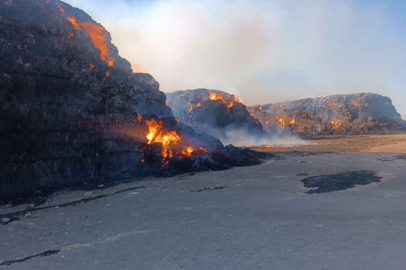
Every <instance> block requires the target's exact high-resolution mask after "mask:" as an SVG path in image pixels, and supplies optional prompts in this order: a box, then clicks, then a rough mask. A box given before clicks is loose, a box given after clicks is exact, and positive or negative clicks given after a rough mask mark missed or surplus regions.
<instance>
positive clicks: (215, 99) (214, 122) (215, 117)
mask: <svg viewBox="0 0 406 270" xmlns="http://www.w3.org/2000/svg"><path fill="white" fill-rule="evenodd" d="M167 97H168V100H167V101H168V104H169V107H171V108H172V111H173V114H174V115H175V117H177V118H179V119H180V120H181V121H182V122H184V123H187V124H188V125H189V126H191V127H193V128H194V129H195V130H196V131H197V132H206V133H208V134H210V135H212V136H215V137H218V138H220V139H221V140H223V142H227V143H234V144H238V143H239V142H240V141H242V140H244V139H245V138H246V137H247V136H249V137H253V136H254V137H262V136H264V135H266V133H265V131H264V130H263V127H262V125H261V123H260V122H259V120H258V119H256V118H255V116H254V115H253V114H251V113H250V112H249V111H248V109H247V107H246V106H245V105H244V104H243V102H242V100H241V99H239V98H238V97H236V96H234V95H232V94H229V93H226V92H222V91H218V90H208V89H196V90H186V91H177V92H174V93H168V94H167Z"/></svg>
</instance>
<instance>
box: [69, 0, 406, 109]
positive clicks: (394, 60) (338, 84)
mask: <svg viewBox="0 0 406 270" xmlns="http://www.w3.org/2000/svg"><path fill="white" fill-rule="evenodd" d="M66 2H68V3H70V4H72V5H74V6H77V7H80V8H82V9H84V10H85V11H86V12H87V13H89V14H90V15H91V16H92V17H93V18H94V19H95V20H96V21H98V22H100V23H102V24H103V25H104V26H105V27H106V28H107V29H108V30H109V31H110V32H111V34H112V37H113V43H114V44H115V45H116V46H117V47H118V49H119V51H120V54H121V56H123V57H124V58H126V59H127V60H129V61H130V62H131V63H133V64H135V65H138V66H139V68H141V69H142V70H144V71H146V72H148V73H151V74H152V75H153V76H154V77H155V79H156V80H157V81H158V82H159V83H160V84H161V90H162V91H164V92H171V91H176V90H182V89H191V88H200V87H204V88H210V89H219V90H224V91H228V92H232V93H234V94H236V95H239V96H240V97H242V99H243V100H244V102H245V103H246V104H249V105H253V104H257V103H261V104H264V103H272V102H277V101H284V100H293V99H298V98H306V97H314V96H320V95H329V94H344V93H358V92H374V93H379V94H383V95H387V96H389V97H391V98H392V100H393V102H394V104H395V105H396V106H397V109H398V111H399V112H400V113H402V114H403V116H406V105H404V103H405V102H406V87H405V86H406V17H405V14H406V1H403V0H393V1H391V0H385V1H384V0H337V1H336V0H263V1H261V0H203V1H193V0H155V1H154V0H138V1H135V0H134V1H131V0H66Z"/></svg>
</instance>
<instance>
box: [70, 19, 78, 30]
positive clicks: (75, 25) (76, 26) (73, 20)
mask: <svg viewBox="0 0 406 270" xmlns="http://www.w3.org/2000/svg"><path fill="white" fill-rule="evenodd" d="M68 21H70V23H71V24H72V25H73V28H75V30H80V26H79V24H78V23H77V21H76V18H75V17H68Z"/></svg>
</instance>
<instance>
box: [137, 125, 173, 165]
mask: <svg viewBox="0 0 406 270" xmlns="http://www.w3.org/2000/svg"><path fill="white" fill-rule="evenodd" d="M145 122H146V123H147V125H148V129H149V130H148V132H147V133H146V134H145V136H146V138H147V140H148V144H152V143H160V144H162V151H161V155H162V163H163V164H164V165H167V164H168V163H169V159H170V158H172V157H173V151H172V148H171V145H172V144H177V143H178V142H179V141H180V139H181V138H180V137H179V135H178V134H177V133H176V131H170V132H166V133H163V132H162V122H158V121H156V120H154V119H151V120H147V121H145Z"/></svg>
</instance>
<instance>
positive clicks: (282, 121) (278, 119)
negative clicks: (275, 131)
mask: <svg viewBox="0 0 406 270" xmlns="http://www.w3.org/2000/svg"><path fill="white" fill-rule="evenodd" d="M276 121H277V122H279V123H280V124H282V125H283V126H285V125H286V120H285V118H279V117H276Z"/></svg>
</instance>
